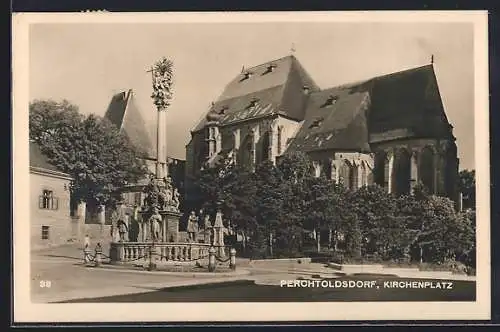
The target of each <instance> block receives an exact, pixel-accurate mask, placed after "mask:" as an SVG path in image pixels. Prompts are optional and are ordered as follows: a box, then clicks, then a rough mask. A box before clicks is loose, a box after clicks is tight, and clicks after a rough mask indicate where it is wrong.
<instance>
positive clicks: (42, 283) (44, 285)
mask: <svg viewBox="0 0 500 332" xmlns="http://www.w3.org/2000/svg"><path fill="white" fill-rule="evenodd" d="M50 286H52V283H51V282H50V280H40V287H41V288H50Z"/></svg>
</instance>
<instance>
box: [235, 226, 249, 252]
mask: <svg viewBox="0 0 500 332" xmlns="http://www.w3.org/2000/svg"><path fill="white" fill-rule="evenodd" d="M241 235H242V239H241V248H242V249H243V252H245V253H246V249H247V232H245V231H243V232H241ZM236 236H238V235H236ZM236 240H238V239H236Z"/></svg>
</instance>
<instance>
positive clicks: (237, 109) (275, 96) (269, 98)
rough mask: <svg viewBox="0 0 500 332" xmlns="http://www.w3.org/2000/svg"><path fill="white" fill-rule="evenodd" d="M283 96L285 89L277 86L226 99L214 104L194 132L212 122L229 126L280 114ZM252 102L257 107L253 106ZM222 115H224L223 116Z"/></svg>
mask: <svg viewBox="0 0 500 332" xmlns="http://www.w3.org/2000/svg"><path fill="white" fill-rule="evenodd" d="M282 96H283V87H282V86H276V87H272V88H269V89H265V90H261V91H257V92H254V93H249V94H247V95H245V96H239V97H235V98H231V99H225V100H222V101H218V102H216V103H214V105H213V106H212V107H210V110H209V111H208V113H207V116H205V117H204V118H203V119H202V120H201V122H200V123H199V124H198V125H197V126H196V127H195V128H194V130H193V131H198V130H201V129H202V128H204V127H205V126H206V125H207V124H208V123H209V122H210V121H217V122H218V123H219V124H222V125H224V124H229V123H233V122H237V121H243V120H247V119H250V118H255V117H259V116H263V115H266V114H270V113H271V112H279V105H280V102H281V99H282ZM252 101H255V105H254V106H252ZM221 113H222V114H221Z"/></svg>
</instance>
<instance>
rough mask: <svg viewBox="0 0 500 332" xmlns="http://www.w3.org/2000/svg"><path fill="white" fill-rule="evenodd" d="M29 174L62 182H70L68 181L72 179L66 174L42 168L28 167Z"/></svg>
mask: <svg viewBox="0 0 500 332" xmlns="http://www.w3.org/2000/svg"><path fill="white" fill-rule="evenodd" d="M30 173H33V174H39V175H45V176H50V177H53V178H58V179H63V180H70V181H71V180H73V178H72V177H71V176H70V175H69V174H67V173H63V172H59V171H54V170H51V169H46V168H42V167H34V166H30Z"/></svg>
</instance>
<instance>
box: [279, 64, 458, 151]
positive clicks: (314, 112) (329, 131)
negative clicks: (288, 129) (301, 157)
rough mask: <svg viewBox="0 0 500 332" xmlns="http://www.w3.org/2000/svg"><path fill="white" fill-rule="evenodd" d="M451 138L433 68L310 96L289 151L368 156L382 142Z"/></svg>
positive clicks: (429, 66) (430, 66)
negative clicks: (335, 152) (361, 153)
mask: <svg viewBox="0 0 500 332" xmlns="http://www.w3.org/2000/svg"><path fill="white" fill-rule="evenodd" d="M450 136H452V134H451V131H450V125H449V124H448V120H447V119H446V115H445V112H444V108H443V105H442V102H441V97H440V95H439V89H438V86H437V81H436V77H435V73H434V68H433V66H432V65H427V66H422V67H418V68H412V69H409V70H404V71H400V72H396V73H392V74H388V75H384V76H379V77H375V78H372V79H369V80H366V81H363V82H358V83H353V84H349V85H343V86H339V87H336V88H330V89H326V90H322V91H319V92H314V93H312V94H311V96H310V98H309V101H308V103H307V107H306V111H305V119H304V122H303V124H302V126H301V127H300V129H299V130H298V132H297V135H296V136H295V138H294V139H293V140H292V142H291V143H290V145H289V147H288V149H287V152H290V151H295V150H301V151H306V152H310V151H319V150H329V149H334V150H346V151H358V152H369V151H370V146H371V145H372V144H376V143H380V142H383V141H388V140H393V139H402V138H412V137H413V138H419V137H434V138H437V137H443V138H449V137H450Z"/></svg>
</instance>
